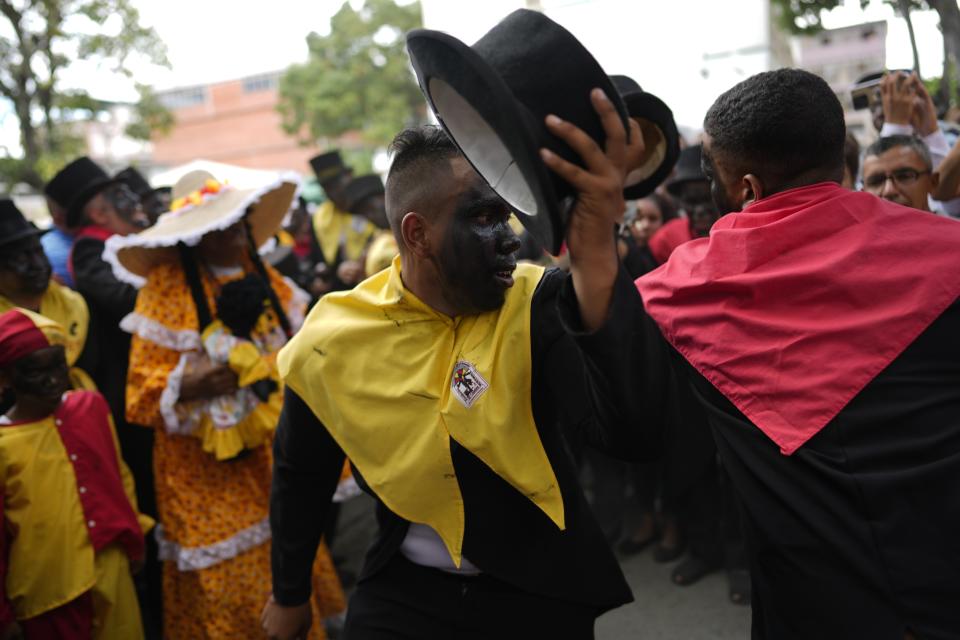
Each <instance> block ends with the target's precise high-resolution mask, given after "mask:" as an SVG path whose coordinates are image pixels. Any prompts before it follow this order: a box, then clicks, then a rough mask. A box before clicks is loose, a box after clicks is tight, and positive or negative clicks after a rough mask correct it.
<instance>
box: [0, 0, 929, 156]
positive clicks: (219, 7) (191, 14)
mask: <svg viewBox="0 0 960 640" xmlns="http://www.w3.org/2000/svg"><path fill="white" fill-rule="evenodd" d="M499 1H501V2H502V1H503V0H499ZM623 1H624V0H594V1H593V2H589V3H585V2H582V0H581V1H571V0H544V1H543V4H544V6H546V7H547V9H548V11H549V10H550V7H551V5H554V6H563V5H564V4H567V5H579V4H584V5H589V10H584V11H582V12H577V19H576V23H575V24H567V25H566V26H567V27H568V28H569V29H571V31H573V32H574V35H577V36H578V37H580V38H581V39H582V40H583V41H584V42H585V44H587V46H588V48H591V50H593V49H594V47H601V46H602V43H603V42H605V41H606V42H607V44H609V41H610V39H609V38H606V39H605V37H604V34H605V30H606V29H607V28H608V27H609V25H610V22H609V20H610V15H611V14H616V13H617V12H616V11H615V10H614V9H615V8H616V7H617V6H618V5H619V4H620V3H621V2H623ZM629 1H630V3H631V7H636V6H641V7H643V5H648V6H649V7H650V21H649V23H647V24H638V25H637V28H636V30H635V31H634V32H633V35H634V36H635V37H636V38H637V39H638V40H640V39H644V40H645V41H646V40H649V41H656V42H659V41H660V40H662V41H663V43H664V44H663V47H659V45H658V50H662V52H663V55H662V56H660V57H658V59H656V60H650V61H649V65H651V67H650V68H652V67H653V66H656V67H657V68H658V69H659V70H660V74H659V75H657V74H653V73H652V72H651V73H648V74H644V73H643V70H640V71H632V70H631V69H625V68H623V67H622V66H619V65H618V64H616V63H611V62H610V60H609V59H610V57H611V56H612V55H613V54H606V55H605V56H601V55H600V52H596V54H597V57H598V59H600V62H601V64H603V65H604V66H605V67H607V71H608V72H610V73H617V72H627V73H631V74H632V73H637V74H638V79H639V80H640V82H641V83H642V84H644V88H645V89H648V90H651V91H653V92H654V93H659V94H660V95H661V97H663V98H664V99H665V100H667V102H668V103H669V104H671V106H672V107H674V111H675V113H676V115H677V119H678V121H679V122H680V123H681V124H684V125H687V126H692V127H696V126H697V125H698V124H699V120H700V118H702V115H703V110H704V109H705V107H704V106H702V104H703V103H704V101H707V102H706V104H709V102H710V101H712V99H713V97H715V95H711V96H703V95H701V94H703V93H704V85H703V83H702V81H701V80H702V79H698V78H696V77H689V78H686V77H684V78H679V77H670V76H669V74H668V75H664V73H668V71H669V67H668V65H669V61H670V58H671V56H679V55H686V56H692V57H699V58H700V59H702V57H703V54H704V53H708V52H705V51H702V50H700V48H702V46H703V45H702V40H703V38H702V36H699V35H698V36H695V37H690V38H684V35H685V33H691V31H690V30H692V29H694V28H695V27H696V26H697V25H700V28H701V29H702V28H704V27H703V25H704V23H705V22H708V26H707V27H706V28H708V29H709V33H711V34H714V35H716V36H717V37H719V38H727V40H725V43H727V42H729V46H730V47H731V48H736V47H740V46H743V45H744V44H753V43H743V42H738V41H737V36H736V34H738V30H739V26H738V25H740V24H742V23H743V21H744V19H745V18H749V16H744V15H742V14H741V13H740V12H737V11H727V10H723V11H720V10H716V8H717V7H730V6H733V5H731V4H730V3H727V2H723V3H721V2H715V0H697V1H699V2H702V4H703V6H704V8H705V10H706V9H707V8H710V9H713V10H711V11H710V15H709V21H705V20H704V15H703V14H702V13H698V15H690V16H688V17H687V19H689V20H690V24H688V25H684V24H683V23H680V24H678V23H677V22H676V21H675V20H671V21H670V23H669V25H668V26H666V27H663V26H661V25H659V24H658V19H657V18H658V14H659V12H661V11H663V8H664V7H666V6H669V5H670V4H673V3H662V2H660V1H659V0H629ZM133 2H134V4H135V5H136V6H137V7H138V8H139V9H140V13H141V17H142V21H143V23H144V24H145V25H149V26H152V27H153V28H154V29H155V30H156V31H157V33H158V34H159V36H160V38H161V39H162V40H163V41H164V42H165V43H166V45H167V49H168V56H169V58H170V62H171V65H172V68H171V69H157V68H152V67H150V66H149V65H142V64H135V69H136V76H137V78H138V80H139V81H140V82H144V83H146V84H153V85H155V86H157V87H159V88H169V87H173V86H184V85H191V84H199V83H208V82H215V81H218V80H227V79H231V78H237V77H242V76H245V75H250V74H255V73H261V72H265V71H273V70H278V69H282V68H284V67H286V66H287V65H289V64H291V63H294V62H299V61H302V60H304V59H305V58H306V53H307V50H306V43H305V38H306V36H307V34H308V33H310V32H311V31H318V32H321V33H324V32H328V31H329V19H330V17H331V16H332V15H333V14H334V13H335V12H336V11H337V9H338V8H339V7H340V6H341V4H342V1H341V0H271V1H270V2H236V1H235V0H232V1H231V0H133ZM443 2H444V3H445V4H446V3H450V4H451V5H452V4H453V3H464V6H476V5H477V2H476V0H443ZM633 3H637V4H633ZM354 4H355V6H358V5H359V4H362V3H361V2H359V1H357V2H354ZM483 4H488V3H483ZM489 4H496V3H489ZM604 9H607V10H604ZM575 11H576V9H575V8H574V9H571V12H575ZM558 15H561V14H560V13H559V12H558ZM888 18H889V24H888V37H887V64H888V67H891V68H902V67H910V66H912V61H911V54H910V46H909V40H908V39H907V34H906V27H905V25H904V23H903V20H901V19H897V18H894V17H893V13H892V9H890V7H888V6H887V5H885V4H882V3H881V2H879V0H874V2H873V3H872V5H871V6H870V7H868V9H867V10H866V11H861V10H860V8H859V1H858V0H846V4H845V6H844V7H842V8H840V9H837V10H835V11H833V12H831V14H830V15H828V16H827V18H826V19H825V23H826V25H827V26H828V27H831V28H834V27H841V26H847V25H851V24H857V23H860V22H865V21H870V20H882V19H888ZM914 23H915V28H916V30H917V36H918V41H919V46H920V49H921V65H922V67H923V68H924V71H925V73H926V74H928V75H939V72H940V68H941V64H942V62H941V61H942V57H941V56H942V49H941V46H942V45H941V40H940V34H939V32H938V31H937V29H936V24H937V19H936V15H935V14H934V13H933V12H925V13H923V14H916V15H915V18H914ZM464 31H466V32H469V31H470V29H469V28H468V25H464ZM461 37H464V38H466V35H463V36H461ZM658 39H659V40H658ZM592 42H593V43H596V44H591V43H592ZM698 47H700V48H698ZM637 64H642V65H647V64H648V62H647V61H646V60H643V61H641V62H637ZM712 64H713V65H714V66H717V65H721V66H722V64H723V63H721V62H714V63H712ZM731 64H734V63H731ZM720 71H721V72H722V71H724V70H723V69H721V70H720ZM728 75H729V74H728ZM734 75H735V74H734ZM646 76H649V77H652V78H654V86H648V84H649V82H648V81H644V80H643V78H644V77H646ZM731 77H733V76H731ZM658 78H659V79H658ZM665 78H666V79H668V80H665ZM730 84H732V83H730ZM64 85H65V86H71V85H72V86H83V87H85V88H87V89H88V90H89V91H90V92H91V93H93V94H94V95H95V96H97V97H100V98H105V99H118V100H123V99H126V100H130V99H133V98H134V97H135V93H134V92H133V90H132V85H131V84H130V82H129V81H128V80H125V79H123V78H121V77H116V76H111V75H110V74H109V73H108V72H107V71H106V70H105V69H100V68H97V67H96V66H95V65H92V64H86V63H84V64H80V65H76V67H75V68H74V69H72V70H71V71H70V73H69V74H65V75H64ZM16 138H17V134H16V124H15V121H14V119H13V117H12V116H11V115H10V114H9V108H7V107H6V105H0V153H2V148H3V145H6V146H7V148H10V147H11V146H14V147H15V146H16Z"/></svg>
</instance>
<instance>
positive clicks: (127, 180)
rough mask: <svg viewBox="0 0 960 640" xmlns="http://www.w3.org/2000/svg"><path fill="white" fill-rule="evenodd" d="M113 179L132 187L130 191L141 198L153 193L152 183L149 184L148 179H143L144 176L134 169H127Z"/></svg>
mask: <svg viewBox="0 0 960 640" xmlns="http://www.w3.org/2000/svg"><path fill="white" fill-rule="evenodd" d="M113 178H114V179H115V180H118V181H120V182H122V183H123V184H125V185H127V186H128V187H130V190H131V191H133V192H134V193H135V194H137V195H138V196H140V197H141V198H142V197H144V196H145V195H147V194H150V193H153V187H151V186H150V183H149V182H147V179H146V178H144V177H143V174H142V173H140V172H139V171H137V170H136V169H135V168H134V167H127V168H126V169H124V170H123V171H121V172H120V173H118V174H117V175H115V176H113Z"/></svg>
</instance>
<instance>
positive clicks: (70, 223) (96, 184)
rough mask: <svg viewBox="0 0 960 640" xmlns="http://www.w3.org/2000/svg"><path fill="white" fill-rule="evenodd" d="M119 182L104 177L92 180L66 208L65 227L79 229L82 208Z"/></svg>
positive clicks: (81, 220) (81, 219)
mask: <svg viewBox="0 0 960 640" xmlns="http://www.w3.org/2000/svg"><path fill="white" fill-rule="evenodd" d="M120 182H121V181H120V180H118V179H116V178H110V177H106V178H102V179H97V180H94V181H93V182H91V183H90V184H88V185H87V186H86V187H84V188H83V191H81V192H80V193H78V194H77V196H76V197H75V198H74V199H73V201H72V202H71V203H70V206H68V207H67V219H66V222H67V227H69V228H71V229H73V228H76V227H79V226H80V225H81V223H82V222H83V208H84V207H85V206H87V203H88V202H90V200H92V199H93V197H94V196H95V195H97V194H98V193H100V192H101V191H103V190H104V189H106V188H107V187H109V186H111V185H114V184H119V183H120Z"/></svg>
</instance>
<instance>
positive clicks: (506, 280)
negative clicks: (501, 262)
mask: <svg viewBox="0 0 960 640" xmlns="http://www.w3.org/2000/svg"><path fill="white" fill-rule="evenodd" d="M516 268H517V265H515V264H514V265H510V266H508V267H507V268H505V269H501V270H499V271H495V272H494V274H493V277H494V279H495V280H496V281H497V282H498V283H500V285H501V286H503V287H506V288H510V287H512V286H513V270H514V269H516Z"/></svg>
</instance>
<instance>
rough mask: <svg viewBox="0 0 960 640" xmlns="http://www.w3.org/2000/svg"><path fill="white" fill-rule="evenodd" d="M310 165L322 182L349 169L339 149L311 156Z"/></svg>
mask: <svg viewBox="0 0 960 640" xmlns="http://www.w3.org/2000/svg"><path fill="white" fill-rule="evenodd" d="M310 167H311V168H312V169H313V173H314V174H315V175H316V176H317V180H319V181H320V183H321V184H322V183H324V182H326V181H327V180H330V179H332V178H336V177H337V176H339V175H340V174H341V173H343V172H344V171H347V167H346V165H345V164H343V158H342V157H340V151H339V150H337V149H334V150H333V151H327V152H326V153H321V154H320V155H316V156H313V157H312V158H310Z"/></svg>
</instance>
